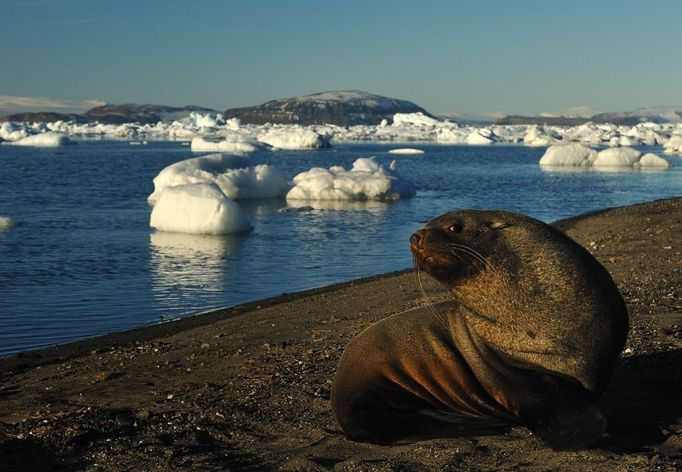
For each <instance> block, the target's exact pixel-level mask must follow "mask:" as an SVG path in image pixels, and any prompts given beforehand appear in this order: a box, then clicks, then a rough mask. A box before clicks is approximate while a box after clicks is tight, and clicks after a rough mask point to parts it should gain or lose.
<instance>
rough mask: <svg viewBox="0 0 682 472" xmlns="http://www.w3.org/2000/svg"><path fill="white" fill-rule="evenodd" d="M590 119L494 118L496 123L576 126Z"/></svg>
mask: <svg viewBox="0 0 682 472" xmlns="http://www.w3.org/2000/svg"><path fill="white" fill-rule="evenodd" d="M588 121H590V118H568V117H565V116H524V115H507V116H503V117H501V118H498V119H497V120H495V124H496V125H552V126H576V125H581V124H583V123H587V122H588Z"/></svg>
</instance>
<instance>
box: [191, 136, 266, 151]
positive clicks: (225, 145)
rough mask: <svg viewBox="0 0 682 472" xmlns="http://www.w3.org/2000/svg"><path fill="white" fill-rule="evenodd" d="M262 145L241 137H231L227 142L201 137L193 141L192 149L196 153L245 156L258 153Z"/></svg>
mask: <svg viewBox="0 0 682 472" xmlns="http://www.w3.org/2000/svg"><path fill="white" fill-rule="evenodd" d="M260 146H262V145H261V144H260V143H258V144H257V143H254V142H250V141H248V140H247V139H244V138H243V137H241V136H230V137H229V138H227V139H225V140H215V141H214V140H209V139H206V138H203V137H201V136H197V137H196V138H193V139H192V144H191V148H192V151H194V152H227V153H234V154H243V153H249V152H254V151H257V150H258V148H259V147H260Z"/></svg>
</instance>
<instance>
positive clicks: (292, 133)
mask: <svg viewBox="0 0 682 472" xmlns="http://www.w3.org/2000/svg"><path fill="white" fill-rule="evenodd" d="M258 140H259V141H260V142H262V143H265V144H269V145H270V146H272V147H273V148H277V149H317V148H325V147H329V139H328V138H327V137H326V136H322V135H321V134H319V133H317V132H315V131H313V130H312V129H308V128H302V127H299V126H288V127H285V128H275V129H271V130H270V131H268V132H266V133H265V134H263V135H261V136H258Z"/></svg>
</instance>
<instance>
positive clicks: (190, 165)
mask: <svg viewBox="0 0 682 472" xmlns="http://www.w3.org/2000/svg"><path fill="white" fill-rule="evenodd" d="M195 183H207V184H208V183H213V184H216V185H217V186H218V187H219V188H220V190H222V192H223V193H224V194H225V195H226V196H227V197H229V198H232V199H235V200H238V199H256V198H277V197H283V196H284V195H285V194H286V193H287V190H288V189H289V185H288V184H287V179H286V176H285V175H284V173H282V171H281V170H279V169H278V168H277V167H274V166H271V165H268V164H254V162H253V161H252V160H251V159H250V158H249V157H247V156H238V155H228V154H209V155H206V156H201V157H195V158H192V159H186V160H184V161H180V162H176V163H174V164H171V165H169V166H168V167H166V168H165V169H163V170H162V171H161V172H159V174H158V175H157V176H156V177H154V192H153V193H152V194H151V195H149V197H148V200H149V202H150V203H154V202H155V201H156V200H157V199H158V198H159V196H160V195H161V192H162V191H163V190H164V189H165V188H166V187H173V186H176V185H184V184H195Z"/></svg>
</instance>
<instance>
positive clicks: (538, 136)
mask: <svg viewBox="0 0 682 472" xmlns="http://www.w3.org/2000/svg"><path fill="white" fill-rule="evenodd" d="M558 141H559V138H558V137H557V136H556V135H555V133H552V132H550V131H548V130H546V129H543V128H540V127H538V126H535V125H533V126H531V127H530V128H528V131H527V132H526V135H525V136H524V137H523V143H524V144H525V145H526V146H531V147H538V146H551V145H552V144H556V143H557V142H558Z"/></svg>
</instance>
